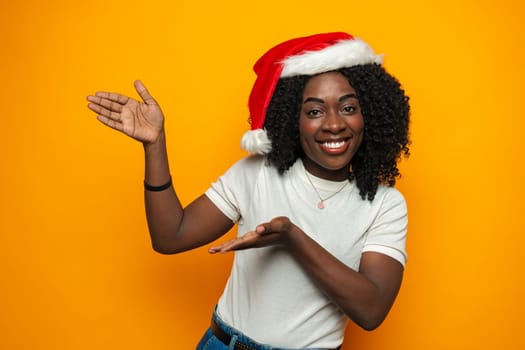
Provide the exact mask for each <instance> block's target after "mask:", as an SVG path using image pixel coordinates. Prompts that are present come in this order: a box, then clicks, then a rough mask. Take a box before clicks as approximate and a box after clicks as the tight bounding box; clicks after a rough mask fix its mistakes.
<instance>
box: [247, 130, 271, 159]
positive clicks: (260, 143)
mask: <svg viewBox="0 0 525 350" xmlns="http://www.w3.org/2000/svg"><path fill="white" fill-rule="evenodd" d="M241 147H242V148H243V149H245V150H247V151H248V152H250V153H258V154H268V153H269V152H270V151H271V150H272V142H271V141H270V139H269V138H268V135H267V134H266V131H265V130H263V129H257V130H249V131H247V132H245V133H244V135H243V136H242V139H241Z"/></svg>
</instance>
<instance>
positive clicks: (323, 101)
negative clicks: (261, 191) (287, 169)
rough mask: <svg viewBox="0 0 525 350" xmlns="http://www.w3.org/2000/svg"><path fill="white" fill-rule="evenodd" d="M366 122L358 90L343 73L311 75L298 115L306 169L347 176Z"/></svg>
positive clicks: (338, 177) (341, 177)
mask: <svg viewBox="0 0 525 350" xmlns="http://www.w3.org/2000/svg"><path fill="white" fill-rule="evenodd" d="M364 126H365V123H364V120H363V115H362V114H361V107H360V105H359V100H358V99H357V96H356V92H355V90H354V89H353V88H352V86H350V84H349V83H348V80H347V79H346V78H345V77H344V76H343V75H342V74H341V73H338V72H328V73H323V74H319V75H316V76H314V77H312V78H311V79H310V80H309V81H308V83H307V84H306V86H305V88H304V92H303V99H302V105H301V112H300V116H299V134H300V141H301V147H302V149H303V151H304V156H303V163H304V166H305V168H306V170H307V171H308V172H310V173H311V174H313V175H315V176H318V177H321V178H324V179H328V180H333V181H342V180H344V179H347V178H348V173H349V166H350V161H351V160H352V157H353V156H354V154H355V153H356V152H357V150H358V148H359V146H360V145H361V142H362V140H363V133H364Z"/></svg>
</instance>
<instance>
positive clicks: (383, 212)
mask: <svg viewBox="0 0 525 350" xmlns="http://www.w3.org/2000/svg"><path fill="white" fill-rule="evenodd" d="M384 189H385V193H384V196H383V198H382V203H381V205H380V208H379V211H378V214H377V216H376V218H375V220H374V222H373V223H372V225H371V226H370V228H369V230H368V232H367V238H366V241H365V245H364V247H363V252H377V253H382V254H385V255H388V256H390V257H391V258H394V259H395V260H397V261H399V262H400V263H401V264H402V265H403V266H405V265H406V262H407V253H406V236H407V225H408V215H407V206H406V202H405V199H404V197H403V195H402V194H401V193H400V192H399V191H398V190H396V189H395V188H392V187H386V188H384Z"/></svg>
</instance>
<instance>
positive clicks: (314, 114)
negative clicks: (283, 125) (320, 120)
mask: <svg viewBox="0 0 525 350" xmlns="http://www.w3.org/2000/svg"><path fill="white" fill-rule="evenodd" d="M321 114H322V112H321V110H319V109H311V110H309V111H307V112H306V115H307V116H309V117H319V116H320V115H321Z"/></svg>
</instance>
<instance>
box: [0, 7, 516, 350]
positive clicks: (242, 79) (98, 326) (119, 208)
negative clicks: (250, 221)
mask: <svg viewBox="0 0 525 350" xmlns="http://www.w3.org/2000/svg"><path fill="white" fill-rule="evenodd" d="M522 6H523V5H521V4H520V1H517V0H515V1H510V0H501V1H474V0H472V1H461V0H459V1H458V0H441V1H435V0H432V1H416V0H413V1H391V2H390V1H384V2H378V1H339V0H334V1H325V2H322V1H310V0H303V1H282V0H279V1H275V0H264V1H260V0H252V1H233V2H230V1H204V2H203V1H189V0H185V1H180V0H179V1H167V0H166V1H158V0H151V1H131V0H126V1H107V0H105V1H102V0H94V1H82V2H75V1H65V0H50V1H35V0H33V1H22V2H12V1H10V2H3V3H2V4H1V5H0V33H1V39H2V41H1V48H2V51H1V53H2V54H1V56H0V77H1V81H0V96H1V102H0V103H1V104H0V106H1V110H0V113H1V115H0V118H1V119H0V120H1V124H0V131H1V135H2V140H1V142H2V155H1V161H0V167H1V172H0V205H1V210H0V233H1V235H0V349H100V350H102V349H192V348H193V347H194V345H195V343H196V342H197V340H198V339H199V338H200V336H201V333H202V332H203V331H204V330H205V328H206V327H207V325H208V322H209V317H210V314H211V311H212V308H213V306H214V304H215V302H216V300H217V298H218V296H219V294H220V292H221V290H222V287H223V284H224V281H225V279H226V277H227V275H228V273H229V266H230V262H231V255H221V256H210V255H208V253H207V252H206V249H200V250H196V251H192V252H188V253H186V254H182V255H178V256H162V255H159V254H156V253H154V252H153V251H152V250H151V248H150V242H149V239H148V234H147V231H146V225H145V219H144V214H143V207H142V204H143V203H142V179H143V158H142V149H141V146H140V144H138V143H136V142H134V141H132V140H130V139H128V138H126V137H124V136H123V135H121V134H119V133H116V132H114V131H112V130H110V129H108V128H105V127H104V126H103V125H102V124H100V123H98V122H97V121H96V120H95V117H94V115H93V114H92V113H90V112H89V111H88V110H87V108H86V107H85V106H86V101H85V96H86V95H88V94H91V93H93V92H95V91H97V90H113V91H118V92H122V93H126V94H131V95H133V96H135V93H134V91H133V85H132V82H133V80H134V79H136V78H140V79H142V80H143V81H144V82H145V83H146V85H147V86H148V88H149V89H150V91H151V93H152V94H153V95H154V96H155V97H156V98H157V99H158V101H159V102H160V103H161V105H162V107H163V109H164V112H165V114H166V116H167V121H166V127H167V134H168V143H169V145H168V146H169V152H170V160H171V166H172V173H173V175H174V181H175V184H176V187H177V189H178V192H179V194H180V197H181V199H182V201H183V202H184V203H188V202H189V201H190V200H191V199H193V198H194V197H195V196H197V195H198V194H200V193H202V192H203V191H204V190H205V189H206V188H207V187H208V185H209V183H210V182H211V181H213V180H214V179H215V178H216V177H217V176H218V175H220V174H221V173H222V172H223V171H224V170H225V169H226V168H227V167H228V166H229V165H230V164H231V163H232V162H233V161H235V160H236V159H238V158H239V157H242V156H243V155H244V154H245V153H243V152H242V151H241V150H240V148H239V140H240V136H241V135H242V133H243V132H244V131H245V130H246V129H247V124H246V122H245V121H246V118H247V108H246V104H247V103H246V101H247V97H248V93H249V90H250V88H251V84H252V83H253V80H254V76H253V73H252V71H251V66H252V64H253V63H254V62H255V60H256V59H257V58H258V57H259V56H260V55H261V54H262V53H263V52H264V51H265V50H266V49H268V48H269V47H270V46H272V45H274V44H276V43H278V42H281V41H283V40H286V39H289V38H291V37H295V36H301V35H307V34H313V33H316V32H324V31H334V30H343V31H347V32H350V33H353V34H355V35H358V36H360V37H362V38H363V39H365V40H366V41H368V42H369V43H370V44H371V45H372V46H373V47H374V48H375V50H376V51H378V52H384V53H386V57H385V62H386V63H385V65H386V67H387V69H388V70H390V71H391V72H392V73H393V74H394V75H396V76H397V77H398V78H399V79H400V80H401V82H402V83H403V84H404V87H405V89H406V90H407V93H408V94H409V95H410V96H411V103H412V108H413V109H412V110H413V113H412V140H413V145H412V156H411V158H409V160H408V161H403V162H402V164H401V166H402V171H403V175H404V176H403V178H402V179H401V181H399V186H398V187H399V188H400V189H401V190H402V191H403V193H404V194H405V196H406V199H407V201H408V205H409V209H410V227H409V241H408V250H409V263H408V265H407V269H406V274H405V280H404V283H403V286H402V289H401V292H400V295H399V297H398V299H397V301H396V304H395V305H394V308H393V309H392V311H391V313H390V315H389V317H388V318H387V320H386V321H385V323H384V324H383V325H382V326H381V328H379V329H378V330H376V331H374V332H372V333H367V332H364V331H361V330H359V329H357V328H356V327H355V326H350V327H349V329H348V331H347V333H346V339H347V342H346V345H345V347H344V349H392V350H393V349H403V350H408V349H523V348H525V340H524V337H523V331H524V328H523V323H522V314H523V312H524V311H525V305H524V301H523V296H524V292H525V288H524V278H523V263H522V262H523V253H522V250H523V245H524V243H525V235H524V233H525V230H524V229H523V223H522V219H523V217H522V210H521V206H520V204H521V202H522V201H523V199H522V198H523V196H525V190H524V186H523V175H522V174H523V169H524V165H523V160H524V159H523V155H522V152H523V148H524V141H523V138H524V137H523V131H524V127H525V122H524V116H523V103H524V100H525V96H524V93H523V91H524V89H523V81H524V79H525V74H524V69H523V56H522V55H523V51H524V49H523V48H524V47H525V40H524V35H523V30H522V25H523V24H522V23H523V21H524V20H525V18H524V17H525V16H524V13H525V12H524V10H523V8H522ZM231 234H232V233H230V235H231ZM261 326H262V327H264V325H261Z"/></svg>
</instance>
